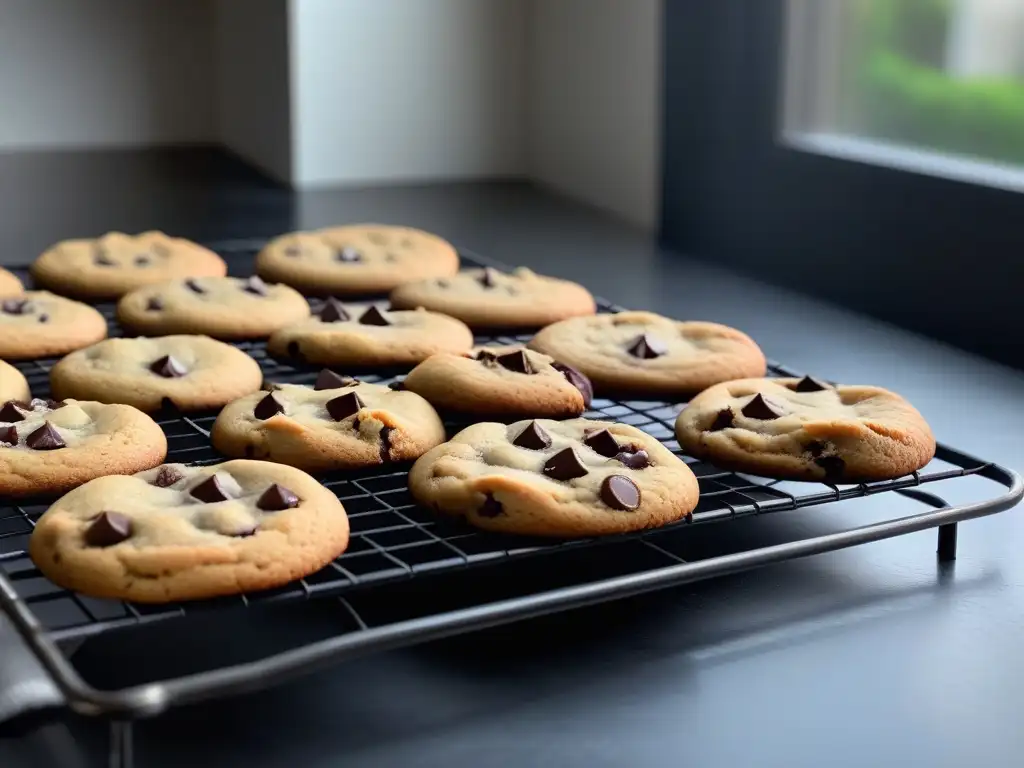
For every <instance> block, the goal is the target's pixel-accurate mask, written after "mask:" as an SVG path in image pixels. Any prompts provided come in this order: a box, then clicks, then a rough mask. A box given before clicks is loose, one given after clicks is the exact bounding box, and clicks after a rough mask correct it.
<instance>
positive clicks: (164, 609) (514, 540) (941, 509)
mask: <svg viewBox="0 0 1024 768" xmlns="http://www.w3.org/2000/svg"><path fill="white" fill-rule="evenodd" d="M210 245H211V247H212V248H214V249H215V250H217V251H218V252H220V253H221V254H222V255H223V256H224V257H225V258H226V259H227V261H228V263H229V265H230V267H231V272H232V274H236V275H246V274H248V273H249V270H250V269H251V266H252V263H253V262H252V259H253V257H254V256H255V253H256V252H257V251H258V249H259V248H260V247H261V245H262V242H261V241H233V242H222V243H213V244H210ZM461 255H462V259H463V262H464V264H466V265H469V266H472V265H489V266H493V267H496V268H498V269H508V267H506V266H504V265H502V264H498V263H496V262H494V261H492V260H490V259H487V258H485V257H483V256H480V255H478V254H474V253H470V252H466V251H462V252H461ZM15 271H16V272H18V271H19V270H15ZM20 271H21V272H22V274H24V273H25V270H20ZM313 301H314V303H315V300H313ZM96 306H97V308H98V309H99V310H100V311H101V312H102V313H103V315H104V316H105V317H106V318H107V319H108V321H109V322H110V329H111V335H112V336H116V335H119V334H120V333H121V331H120V328H119V327H118V326H117V323H116V321H115V320H114V319H113V310H114V305H113V304H98V305H96ZM599 306H600V311H602V312H614V311H618V310H619V308H618V307H615V306H614V305H612V304H609V303H608V302H605V301H603V300H599ZM528 338H529V335H500V334H499V335H479V336H477V343H480V344H513V343H519V342H523V341H526V340H527V339H528ZM237 346H239V347H240V348H241V349H244V350H245V351H246V352H248V353H249V354H250V355H252V356H253V357H254V358H255V359H256V360H257V361H259V363H260V365H261V367H262V368H263V371H264V375H265V377H266V379H267V380H268V381H279V382H293V383H312V382H313V380H314V379H315V377H316V374H317V372H318V370H319V367H304V366H301V365H292V364H289V363H283V362H280V361H276V360H274V359H272V358H270V357H269V356H267V354H266V350H265V346H264V344H263V342H244V343H239V344H238V345H237ZM54 362H56V361H55V360H53V359H45V360H34V361H30V362H25V363H19V364H18V367H19V368H20V370H21V371H22V372H23V373H24V374H25V375H26V377H27V378H28V380H29V382H30V384H31V386H32V392H33V394H34V395H35V396H37V397H38V396H46V395H47V394H48V372H49V369H50V367H51V366H52V365H53V363H54ZM803 373H804V372H802V371H794V370H790V369H788V368H786V367H785V366H783V365H782V364H780V363H777V362H770V375H778V376H800V375H803ZM810 373H812V374H815V375H818V376H823V377H825V378H827V372H825V371H812V372H810ZM360 378H362V379H364V380H366V381H377V382H388V381H391V380H393V379H395V378H396V375H395V372H389V373H380V372H378V373H371V374H360ZM682 405H683V403H668V402H662V401H648V400H609V399H596V400H595V401H594V403H593V405H592V407H591V409H590V411H589V412H588V413H587V414H586V415H587V416H588V417H590V418H595V419H607V420H611V421H620V422H624V423H626V424H631V425H633V426H636V427H639V428H640V429H643V430H644V431H646V432H647V433H649V434H651V435H653V436H654V437H656V438H657V439H659V440H660V441H662V442H663V443H664V444H665V445H666V446H667V447H668V448H669V449H671V450H672V451H673V452H674V453H676V454H678V455H680V456H682V458H683V459H684V460H685V461H686V462H687V463H688V464H689V465H690V467H691V468H692V469H693V471H694V473H695V474H696V475H697V477H698V478H699V481H700V490H701V496H700V503H699V505H698V506H697V508H696V510H695V511H694V512H693V514H692V515H691V516H690V517H689V518H687V519H686V520H685V521H681V522H679V523H677V524H674V525H671V526H667V527H665V528H661V529H658V530H654V531H647V532H638V533H633V534H627V535H622V536H614V537H605V538H600V539H579V540H572V541H564V542H552V541H543V540H533V539H527V538H522V537H511V536H503V535H498V534H491V533H485V532H481V531H476V530H473V529H470V528H468V527H465V526H464V525H462V524H460V523H458V522H455V521H452V520H449V519H443V520H442V519H438V517H437V516H435V515H434V514H432V513H431V512H429V511H428V510H426V509H424V508H421V507H419V506H417V505H416V504H415V503H414V502H413V500H412V498H411V497H410V495H409V492H408V489H407V487H406V469H407V465H397V464H392V465H387V466H384V467H381V468H376V469H371V470H364V471H350V472H337V473H331V474H325V475H321V476H319V479H320V480H321V481H322V482H323V483H324V485H325V486H327V487H328V488H330V489H331V490H332V491H334V492H335V493H336V494H337V496H338V497H339V498H340V499H341V500H342V501H343V503H344V505H345V508H346V510H347V511H348V514H349V517H350V519H351V526H352V537H351V544H350V546H349V548H348V551H346V552H345V553H344V554H343V555H342V556H341V557H339V558H338V559H337V560H335V561H334V562H333V563H331V564H330V565H329V566H328V567H326V568H324V569H323V570H322V571H320V572H319V573H316V574H313V575H311V576H309V577H307V578H305V579H301V580H299V581H296V582H294V583H293V584H290V585H288V586H286V587H283V588H279V589H275V590H271V591H268V592H260V593H253V594H246V595H240V596H237V597H233V598H221V599H217V600H212V601H204V602H197V603H188V604H173V605H166V606H144V605H134V604H132V603H128V602H119V601H110V600H97V599H93V598H88V597H85V596H82V595H78V594H75V593H72V592H69V591H67V590H64V589H61V588H59V587H57V586H56V585H54V584H52V583H51V582H49V581H48V580H46V579H45V578H44V577H43V576H42V575H41V574H40V573H39V571H38V570H36V568H35V567H34V566H33V564H32V562H31V561H30V559H29V558H28V556H27V554H26V548H27V542H28V538H29V536H30V534H31V531H32V528H33V526H34V524H35V521H36V520H37V519H38V518H39V516H40V515H41V514H42V513H43V512H44V511H45V510H46V507H47V504H46V503H33V502H32V501H25V502H23V503H15V502H14V501H12V500H3V499H0V607H2V608H3V611H4V612H5V613H6V614H7V615H8V617H9V618H10V620H11V622H12V624H13V626H14V628H15V629H16V631H17V633H18V635H19V636H20V638H21V641H22V642H23V643H24V645H25V646H26V648H27V649H28V650H29V651H30V652H31V654H33V655H34V657H35V658H36V659H38V661H39V662H40V664H41V666H42V669H44V670H45V674H46V675H47V676H48V677H49V680H48V681H46V682H47V683H52V685H53V688H54V690H55V691H56V692H57V693H56V699H57V701H58V703H59V704H60V705H61V706H66V707H70V708H71V709H72V710H74V711H76V712H79V713H83V714H87V715H94V716H104V717H108V718H110V719H111V721H112V723H113V724H114V725H113V731H112V737H113V739H114V747H115V752H116V753H117V754H119V755H120V762H119V764H127V763H129V762H130V735H131V729H130V720H131V719H133V718H138V717H146V716H153V715H157V714H159V713H160V712H162V711H164V710H166V709H167V708H169V707H171V706H176V705H182V704H186V703H191V702H197V701H202V700H207V699H213V698H217V697H224V696H230V695H235V694H239V693H243V692H246V691H252V690H256V689H260V688H266V687H269V686H272V685H276V684H278V683H281V682H283V681H285V680H288V679H290V678H293V677H295V676H297V675H301V674H306V673H309V672H312V671H314V670H317V669H320V668H323V667H325V666H328V665H330V664H334V663H337V662H339V661H341V660H344V659H350V658H353V657H356V656H359V655H361V654H367V653H374V652H380V651H384V650H387V649H392V648H396V647H400V646H405V645H410V644H414V643H421V642H424V641H427V640H432V639H436V638H441V637H444V636H449V635H454V634H457V633H462V632H468V631H471V630H477V629H481V628H485V627H491V626H496V625H500V624H505V623H509V622H514V621H518V620H521V619H525V618H529V617H534V616H540V615H544V614H549V613H554V612H558V611H566V610H569V609H573V608H578V607H582V606H586V605H590V604H594V603H599V602H603V601H608V600H615V599H619V598H624V597H627V596H631V595H637V594H640V593H643V592H649V591H653V590H657V589H662V588H665V587H669V586H674V585H679V584H685V583H689V582H694V581H698V580H701V579H707V578H712V577H717V576H722V575H725V574H730V573H735V572H739V571H743V570H747V569H751V568H756V567H759V566H763V565H768V564H770V563H778V562H781V561H784V560H791V559H795V558H801V557H806V556H809V555H815V554H819V553H824V552H830V551H833V550H838V549H842V548H845V547H851V546H854V545H858V544H864V543H867V542H872V541H878V540H881V539H886V538H890V537H893V536H899V535H902V534H907V533H912V532H915V531H921V530H924V529H928V528H937V529H938V546H937V551H938V557H939V559H940V560H952V559H953V558H954V557H955V554H956V534H957V523H959V522H962V521H964V520H969V519H972V518H975V517H981V516H983V515H990V514H993V513H996V512H1000V511H1002V510H1006V509H1008V508H1010V507H1012V506H1014V505H1015V504H1017V503H1018V502H1019V501H1020V499H1021V496H1022V493H1024V486H1022V483H1021V478H1020V477H1019V476H1018V475H1017V473H1015V472H1013V471H1012V470H1009V469H1006V468H1003V467H1000V466H998V465H996V464H994V463H992V462H988V461H984V460H982V459H977V458H974V457H973V456H969V455H967V454H966V453H963V452H961V451H958V450H956V449H955V448H951V447H949V446H946V445H943V444H940V445H939V446H938V450H937V452H936V457H935V460H934V461H932V462H931V463H930V464H929V465H928V466H927V467H925V468H924V469H922V470H921V471H919V472H915V473H913V474H912V475H907V476H906V477H902V478H899V479H896V480H888V481H883V482H876V483H862V484H856V485H833V484H830V483H815V482H803V483H793V482H783V481H773V480H768V479H765V478H759V477H754V476H750V475H746V474H742V473H737V472H727V471H723V470H721V469H718V468H717V467H715V466H713V465H711V464H708V463H705V462H699V461H696V460H694V459H692V458H690V457H687V456H684V455H683V454H682V452H681V451H680V448H679V445H678V443H677V442H676V441H675V438H674V434H673V425H674V422H675V417H676V415H677V414H678V412H679V410H680V408H681V407H682ZM215 416H216V414H215V413H201V414H190V415H188V416H184V415H181V414H179V413H177V412H173V411H165V412H164V413H161V414H159V415H158V416H157V420H158V421H159V423H160V425H161V426H162V427H163V429H164V431H165V432H166V433H167V437H168V446H169V452H168V458H167V460H168V461H175V462H186V463H194V464H207V463H214V462H217V461H220V460H222V459H223V457H221V456H219V455H218V454H217V452H216V451H214V449H213V448H212V447H211V446H210V441H209V431H210V428H211V426H212V423H213V420H214V418H215ZM448 426H449V427H450V429H454V428H456V427H457V426H458V425H455V424H449V425H448ZM449 434H451V432H449ZM968 477H970V478H974V481H973V482H975V483H977V482H979V481H980V482H982V483H983V485H984V491H985V493H984V494H983V496H984V499H983V500H982V501H975V502H972V503H969V504H962V505H957V506H953V505H950V504H947V503H946V502H945V501H944V500H943V499H942V497H941V496H939V495H938V493H940V492H942V491H943V489H944V488H950V487H951V486H952V485H954V484H957V483H962V482H964V478H968ZM880 494H888V495H890V496H891V497H895V496H900V497H903V498H904V499H912V500H913V501H914V502H915V503H916V504H918V505H920V510H919V511H918V512H916V513H915V514H910V515H902V516H899V517H893V518H888V519H881V520H876V521H874V522H871V523H870V524H867V525H862V526H858V527H854V528H844V529H842V530H835V531H830V532H828V533H826V534H823V535H814V536H810V537H807V538H801V539H798V540H795V541H786V542H784V543H780V544H774V545H771V546H761V547H757V548H753V549H746V550H743V551H738V552H731V553H729V554H723V555H713V556H709V557H704V558H701V559H696V560H688V559H687V558H686V557H684V556H683V554H681V553H682V552H684V551H685V549H686V548H685V546H684V545H685V542H686V539H687V538H688V537H687V531H689V530H690V529H692V526H697V525H705V524H711V523H718V524H726V523H727V524H730V525H734V524H736V523H737V521H739V520H741V519H743V518H748V517H752V516H763V515H768V514H772V515H774V514H777V513H784V512H786V511H791V510H797V509H801V508H805V507H811V506H819V507H828V506H829V505H831V504H835V503H836V502H840V501H846V500H853V499H862V498H864V497H868V496H878V495H880ZM899 506H905V505H902V504H900V505H898V504H893V507H899ZM531 560H532V561H535V562H538V563H540V564H543V565H544V566H545V567H544V568H543V569H541V570H540V571H538V572H539V573H540V574H541V576H539V577H536V576H535V577H534V578H531V579H525V580H520V579H515V580H513V579H505V580H504V582H506V583H508V582H512V581H515V582H516V583H517V584H519V585H520V590H519V592H516V591H515V590H510V589H502V590H496V591H488V590H485V589H480V588H467V589H466V590H464V591H460V590H446V591H445V599H444V600H434V601H431V600H428V601H420V600H406V601H393V602H392V601H391V597H392V596H394V595H395V594H396V592H395V590H396V588H397V589H399V590H401V589H402V588H403V587H402V585H408V586H409V587H410V588H411V587H415V586H422V585H423V584H429V583H430V582H429V581H427V580H430V579H437V578H440V577H442V575H443V576H445V577H446V578H447V579H448V582H447V583H448V584H451V583H452V580H454V582H456V583H462V584H464V585H466V586H467V587H470V585H473V584H475V583H477V582H478V581H479V580H478V579H477V577H475V576H474V572H477V573H479V571H480V569H492V570H491V571H490V574H491V575H492V576H493V575H494V573H495V570H493V569H497V573H498V574H499V575H500V574H501V573H502V571H501V569H511V568H513V567H516V566H517V565H518V564H522V563H524V562H527V561H531ZM490 581H491V582H501V581H502V579H491V580H490ZM385 593H386V594H385ZM326 598H331V599H333V600H336V601H337V603H338V605H339V607H340V608H339V609H340V610H341V611H343V613H344V615H345V616H346V617H347V627H348V629H347V631H342V632H340V633H339V634H336V635H333V636H331V637H328V638H327V639H322V640H318V641H316V642H313V643H310V644H307V645H303V646H300V647H296V648H292V649H290V650H287V651H285V652H282V653H278V654H275V655H272V656H269V657H267V658H262V659H259V660H256V661H252V662H245V663H239V664H233V665H230V666H225V667H220V668H216V669H213V670H208V671H204V672H202V673H196V674H189V675H185V676H181V677H176V678H173V679H167V680H160V681H155V682H149V683H145V684H140V685H133V686H131V687H127V688H122V689H118V690H100V689H98V688H96V687H93V686H92V685H90V684H89V683H88V682H86V681H85V680H84V679H83V678H82V677H81V676H80V675H79V673H78V672H77V671H76V669H75V667H74V665H73V663H72V655H73V651H74V649H75V648H77V646H78V645H79V643H80V642H81V641H82V640H84V639H88V638H96V637H97V636H99V635H102V634H105V633H111V632H118V631H124V630H126V629H128V628H132V627H138V626H140V625H149V624H153V623H156V622H173V621H175V620H178V619H181V618H182V617H185V616H188V615H195V614H199V613H201V612H209V611H213V612H224V611H230V610H239V609H245V608H247V607H251V606H255V605H273V604H275V603H279V604H284V603H295V602H298V601H305V600H311V599H326ZM375 598H379V599H375ZM385 604H386V605H385ZM381 607H387V608H388V609H389V610H378V609H379V608H381ZM14 657H15V655H14V654H13V653H9V654H7V655H6V656H5V655H3V654H0V681H3V680H4V679H5V677H4V674H3V672H4V670H3V668H2V667H3V663H4V659H5V658H14ZM2 694H3V692H2V691H0V700H2V698H3V697H2Z"/></svg>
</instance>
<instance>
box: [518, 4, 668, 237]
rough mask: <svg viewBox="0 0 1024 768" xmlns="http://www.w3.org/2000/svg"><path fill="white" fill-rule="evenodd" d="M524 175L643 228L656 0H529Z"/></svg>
mask: <svg viewBox="0 0 1024 768" xmlns="http://www.w3.org/2000/svg"><path fill="white" fill-rule="evenodd" d="M529 3H530V18H529V41H528V45H527V61H528V65H529V79H528V84H527V91H528V93H529V106H528V113H529V152H528V158H529V159H528V169H529V172H530V175H531V176H533V177H534V178H536V179H537V180H539V181H540V182H542V183H544V184H547V185H550V186H551V187H553V188H555V189H557V190H559V191H562V192H564V193H566V194H568V195H570V196H572V197H575V198H578V199H581V200H584V201H586V202H588V203H591V204H592V205H595V206H598V207H600V208H603V209H605V210H608V211H611V212H613V213H615V214H617V215H619V216H621V217H623V218H625V219H627V220H628V221H631V222H633V223H635V224H638V225H640V226H642V227H644V228H646V229H653V228H654V227H655V225H656V222H657V219H658V214H659V206H660V197H661V189H660V185H661V180H660V170H659V169H660V162H661V161H660V141H661V139H660V126H661V112H660V103H661V93H660V89H661V78H660V72H661V3H660V0H529Z"/></svg>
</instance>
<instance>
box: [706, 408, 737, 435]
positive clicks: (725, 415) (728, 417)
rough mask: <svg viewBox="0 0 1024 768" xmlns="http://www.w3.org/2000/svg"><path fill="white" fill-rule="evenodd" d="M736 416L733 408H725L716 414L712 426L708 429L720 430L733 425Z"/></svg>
mask: <svg viewBox="0 0 1024 768" xmlns="http://www.w3.org/2000/svg"><path fill="white" fill-rule="evenodd" d="M734 418H735V417H734V416H733V414H732V408H723V409H722V410H720V411H719V412H718V415H717V416H715V420H714V421H713V422H711V426H710V427H708V430H707V431H708V432H718V431H719V430H722V429H726V428H727V427H731V426H732V422H733V419H734Z"/></svg>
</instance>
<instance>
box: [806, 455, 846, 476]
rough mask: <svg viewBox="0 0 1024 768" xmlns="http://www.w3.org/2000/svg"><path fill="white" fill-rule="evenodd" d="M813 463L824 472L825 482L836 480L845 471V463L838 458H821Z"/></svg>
mask: <svg viewBox="0 0 1024 768" xmlns="http://www.w3.org/2000/svg"><path fill="white" fill-rule="evenodd" d="M814 463H815V464H817V465H818V466H819V467H821V468H822V469H824V470H825V479H826V480H838V479H840V478H841V477H842V476H843V472H844V471H846V462H845V461H843V460H842V459H840V458H839V457H838V456H821V457H819V458H817V459H815V460H814Z"/></svg>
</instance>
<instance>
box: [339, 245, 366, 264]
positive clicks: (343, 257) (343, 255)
mask: <svg viewBox="0 0 1024 768" xmlns="http://www.w3.org/2000/svg"><path fill="white" fill-rule="evenodd" d="M335 258H337V259H338V261H344V262H346V263H351V262H354V261H362V260H363V255H362V254H361V253H360V252H359V251H357V250H356V249H355V248H352V247H351V246H348V245H346V246H345V247H344V248H342V249H341V250H340V251H338V255H337V256H336V257H335Z"/></svg>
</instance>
